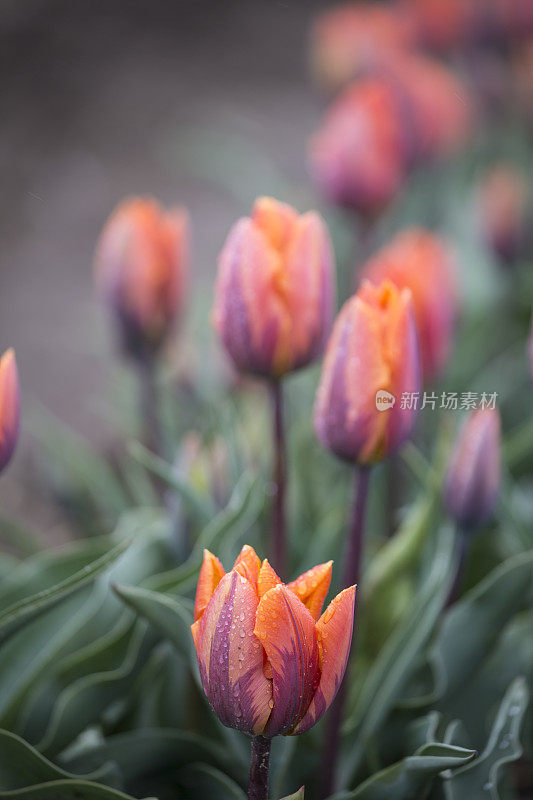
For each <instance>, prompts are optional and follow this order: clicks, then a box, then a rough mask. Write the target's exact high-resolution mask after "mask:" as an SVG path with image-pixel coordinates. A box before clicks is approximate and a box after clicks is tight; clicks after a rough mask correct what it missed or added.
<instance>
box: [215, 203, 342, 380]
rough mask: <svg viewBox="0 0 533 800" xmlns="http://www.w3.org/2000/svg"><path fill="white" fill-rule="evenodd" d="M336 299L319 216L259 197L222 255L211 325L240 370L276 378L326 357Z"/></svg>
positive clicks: (328, 250) (327, 243) (330, 256)
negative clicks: (301, 212)
mask: <svg viewBox="0 0 533 800" xmlns="http://www.w3.org/2000/svg"><path fill="white" fill-rule="evenodd" d="M334 294H335V284H334V272H333V250H332V247H331V242H330V238H329V234H328V231H327V228H326V226H325V224H324V222H323V220H322V218H321V217H320V216H319V215H318V214H317V213H316V212H314V211H310V212H308V213H307V214H303V215H301V216H300V215H299V214H298V213H297V212H296V211H295V210H294V209H293V208H291V206H289V205H286V204H285V203H280V202H278V201H277V200H273V199H272V198H269V197H261V198H259V199H258V200H257V201H256V202H255V205H254V208H253V211H252V215H251V217H245V218H243V219H240V220H239V221H238V222H237V223H236V224H235V225H234V226H233V228H232V229H231V231H230V233H229V236H228V238H227V240H226V243H225V245H224V247H223V249H222V252H221V254H220V258H219V271H218V279H217V284H216V292H215V304H214V308H213V325H214V327H215V329H216V330H217V332H218V334H219V336H220V338H221V340H222V342H223V344H224V347H225V348H226V350H227V352H228V354H229V355H230V357H231V358H232V360H233V362H234V363H235V366H236V367H237V369H239V370H242V371H243V372H249V373H253V374H256V375H263V376H271V377H275V378H279V377H281V376H282V375H284V374H286V373H287V372H291V371H293V370H296V369H298V368H300V367H303V366H305V365H306V364H309V363H310V362H311V361H313V360H314V359H315V358H317V357H318V356H319V355H320V353H321V352H322V349H323V345H324V341H325V338H326V336H327V334H328V332H329V329H330V326H331V319H332V316H333V304H334Z"/></svg>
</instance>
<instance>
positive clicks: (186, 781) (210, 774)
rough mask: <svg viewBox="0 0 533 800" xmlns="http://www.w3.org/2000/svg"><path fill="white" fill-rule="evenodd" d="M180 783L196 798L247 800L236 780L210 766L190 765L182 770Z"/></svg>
mask: <svg viewBox="0 0 533 800" xmlns="http://www.w3.org/2000/svg"><path fill="white" fill-rule="evenodd" d="M178 782H179V784H180V785H181V786H183V788H184V789H186V790H187V789H188V790H189V792H190V793H191V796H194V797H209V800H246V794H245V793H244V791H243V790H242V789H241V787H240V786H239V785H238V784H237V783H235V781H234V780H232V779H231V778H228V776H227V775H224V773H223V772H221V771H220V770H218V769H215V767H211V766H209V764H190V765H189V766H187V767H185V768H184V769H182V770H180V772H179V774H178Z"/></svg>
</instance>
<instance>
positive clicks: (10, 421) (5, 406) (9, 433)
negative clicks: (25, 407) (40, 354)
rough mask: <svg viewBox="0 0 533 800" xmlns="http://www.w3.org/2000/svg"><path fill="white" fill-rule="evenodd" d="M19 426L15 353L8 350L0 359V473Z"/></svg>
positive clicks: (5, 464) (16, 438)
mask: <svg viewBox="0 0 533 800" xmlns="http://www.w3.org/2000/svg"><path fill="white" fill-rule="evenodd" d="M19 424H20V392H19V379H18V371H17V362H16V360H15V353H14V351H13V350H12V349H11V348H10V349H9V350H6V352H5V353H4V355H3V356H2V358H0V472H1V471H2V470H3V469H4V467H5V466H7V464H8V462H9V461H10V459H11V456H12V455H13V452H14V450H15V446H16V444H17V440H18V435H19Z"/></svg>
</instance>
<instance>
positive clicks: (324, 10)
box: [0, 0, 533, 800]
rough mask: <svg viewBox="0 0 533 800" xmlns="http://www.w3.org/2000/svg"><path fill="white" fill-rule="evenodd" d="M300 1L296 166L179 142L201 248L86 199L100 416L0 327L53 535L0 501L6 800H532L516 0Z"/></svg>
mask: <svg viewBox="0 0 533 800" xmlns="http://www.w3.org/2000/svg"><path fill="white" fill-rule="evenodd" d="M311 16H312V18H311V24H310V25H308V26H307V29H306V30H305V32H304V34H302V40H303V39H305V41H306V47H307V53H306V52H304V51H303V49H302V53H301V62H302V64H304V63H306V59H307V69H308V82H309V85H310V86H312V91H313V92H314V93H315V95H316V107H315V110H316V117H315V123H314V128H310V129H309V131H308V137H307V140H306V141H302V144H301V150H302V154H303V156H302V167H301V170H300V172H301V174H300V175H299V176H298V180H297V182H296V183H295V182H294V181H293V180H292V177H290V176H288V177H286V178H285V179H282V178H280V179H279V180H277V181H276V180H274V179H273V177H272V176H273V175H274V174H276V175H282V173H283V170H282V168H281V166H279V167H278V165H276V164H275V162H274V160H272V161H271V162H269V161H268V160H267V159H265V161H264V162H261V163H263V165H264V169H263V170H261V169H257V171H256V172H254V171H253V170H252V171H251V172H250V171H249V170H248V168H247V164H250V161H254V157H253V156H251V155H250V152H248V151H246V148H245V147H242V148H241V147H239V146H238V145H237V146H236V149H235V152H234V153H233V155H232V158H231V159H230V158H229V155H228V152H229V151H225V153H224V152H220V153H219V152H216V146H215V144H214V142H215V138H213V139H212V140H210V141H212V142H213V152H211V151H210V153H209V157H207V156H205V154H204V155H203V156H202V158H198V157H197V158H196V160H195V158H194V157H193V156H192V155H191V156H190V158H189V159H188V161H189V163H188V169H189V170H190V171H192V172H194V171H195V170H196V172H197V175H202V179H204V180H207V178H206V174H207V173H210V175H209V179H212V180H215V178H213V175H212V174H211V173H216V180H217V181H218V183H219V184H220V185H221V186H223V187H224V191H226V192H227V193H228V195H230V194H231V193H233V196H234V200H235V198H237V200H236V202H237V203H238V204H239V208H240V212H239V213H238V214H237V215H236V216H235V218H234V219H233V221H232V223H231V224H230V225H229V226H228V227H227V229H226V230H225V231H224V232H223V234H222V235H221V236H220V237H219V239H217V244H216V249H217V252H218V259H217V261H216V264H215V263H214V261H213V263H212V264H207V265H206V264H199V263H198V260H197V256H196V248H197V241H199V240H201V239H202V237H203V236H204V235H207V236H211V237H214V236H215V235H216V236H218V233H217V227H216V225H215V226H214V229H213V230H214V232H213V231H208V232H207V234H204V232H203V231H201V230H198V228H197V225H196V221H195V215H194V213H193V212H192V210H191V208H190V207H189V202H188V197H187V194H186V192H182V189H181V187H180V184H179V182H177V183H176V186H175V192H174V199H175V202H174V201H172V202H167V201H163V200H161V199H159V198H156V197H155V196H154V193H153V192H152V188H151V186H149V185H147V186H146V187H145V189H143V187H142V186H140V187H139V190H138V192H137V193H132V194H130V195H128V196H119V197H117V198H116V203H115V207H114V208H113V207H112V206H110V207H109V208H108V209H107V218H104V217H103V218H102V219H101V220H100V231H99V233H98V235H97V236H96V237H95V241H94V242H93V245H94V249H93V253H92V254H91V255H89V256H88V258H87V270H88V271H90V270H91V269H92V273H91V274H92V282H93V284H94V297H95V298H96V303H97V304H98V307H99V308H100V309H101V310H102V314H103V315H105V320H106V328H105V331H103V333H102V335H103V337H105V347H106V349H107V352H108V354H109V357H110V359H112V365H113V366H112V375H113V377H112V378H111V379H110V383H111V388H110V392H109V396H112V401H111V402H110V403H109V407H105V402H104V399H103V398H102V397H100V398H99V405H98V408H99V409H100V410H102V413H105V415H106V419H107V422H108V425H109V426H110V428H111V430H112V432H111V433H110V434H108V435H106V437H105V439H103V440H102V437H100V438H97V437H95V438H94V440H91V439H90V437H87V438H85V437H82V436H81V435H79V433H78V432H76V431H75V430H74V429H73V428H71V427H70V426H69V425H67V424H66V423H64V422H62V421H61V420H60V419H59V418H58V417H57V416H55V415H53V414H52V413H50V414H49V415H48V416H47V415H44V414H43V413H42V409H32V408H31V398H30V402H28V398H27V394H26V389H25V386H26V385H27V383H28V382H29V381H30V377H31V376H29V375H28V373H27V372H26V370H25V368H24V363H25V362H24V359H22V358H21V359H18V358H17V353H18V345H17V336H16V334H15V333H14V334H13V340H12V341H11V340H9V341H7V340H6V341H2V342H0V489H1V484H2V481H5V480H7V479H9V478H11V477H12V476H14V478H12V480H13V485H16V483H17V481H18V482H20V484H21V485H24V482H25V480H26V476H25V475H24V469H21V468H20V466H19V463H20V462H19V459H21V453H20V450H21V442H22V440H23V439H24V437H25V436H26V435H27V434H28V432H30V431H31V432H32V435H33V439H32V448H33V449H34V451H35V453H34V457H35V458H36V460H37V461H38V463H39V465H40V466H39V481H40V484H39V485H40V491H41V494H42V496H43V497H45V498H46V500H45V502H46V504H47V507H48V509H49V511H50V513H51V514H54V515H56V516H57V518H60V519H61V520H62V530H63V532H64V539H65V541H63V543H62V544H57V543H55V542H53V535H52V534H53V532H50V531H49V530H47V523H46V519H44V520H41V519H40V514H38V513H34V514H33V517H34V518H36V519H35V520H34V522H29V523H28V521H27V519H26V518H24V515H20V518H19V517H18V516H17V515H16V514H15V513H13V512H12V511H11V510H10V509H9V508H6V509H1V508H0V800H10V799H11V798H12V799H13V800H204V799H205V800H246V798H248V800H326V799H329V800H531V799H532V798H533V697H532V692H533V415H532V409H533V403H532V398H533V327H532V311H533V227H532V226H533V2H530V0H383V1H382V2H371V0H364V2H352V3H348V4H342V5H324V6H323V7H321V8H318V9H317V11H316V13H314V14H312V15H311ZM287 113H289V112H287ZM237 123H239V118H238V117H237ZM241 123H242V125H243V126H244V127H246V124H247V122H246V120H245V119H244V118H243V119H242V120H241ZM176 140H177V144H176V149H177V150H179V145H180V135H179V131H178V133H177V135H176ZM182 144H183V143H182ZM173 146H174V145H173ZM183 146H185V145H183ZM193 150H194V148H192V149H191V150H190V151H189V152H190V153H191V154H192V153H193ZM252 152H255V151H252ZM240 158H242V168H241V169H239V168H236V165H237V164H239V163H240V162H239V159H240ZM255 161H260V159H259V157H257V158H255ZM304 165H305V166H304ZM142 174H143V172H142V168H140V169H139V176H142ZM262 174H263V175H264V176H265V179H264V183H262V182H261V179H260V176H261V175H262ZM241 182H242V183H241ZM251 184H253V185H251ZM273 186H275V187H276V188H275V189H273V188H272V187H273ZM245 197H246V198H248V199H247V200H246V202H245V201H244V198H245ZM91 259H92V264H91ZM37 266H38V265H37ZM199 276H201V280H200V278H199ZM199 286H200V288H199ZM206 286H207V287H208V289H207V290H206ZM7 301H9V298H7ZM4 302H6V298H4ZM6 305H7V303H6ZM75 310H76V309H75ZM59 324H60V323H59ZM3 330H4V329H3ZM59 338H60V339H61V343H60V344H57V345H56V349H57V350H59V351H60V350H61V348H64V349H65V352H67V351H68V342H66V341H65V337H62V336H61V337H59ZM58 341H59V339H58ZM47 369H50V371H51V372H52V373H53V367H52V366H51V365H47ZM74 389H75V387H74ZM69 390H70V391H73V387H69ZM72 397H74V394H73V395H72ZM73 402H76V401H73ZM104 407H105V411H104ZM22 463H25V462H22ZM17 467H18V472H17ZM28 482H29V479H28ZM1 497H2V494H1V493H0V498H1ZM30 516H31V514H30ZM65 532H66V533H65Z"/></svg>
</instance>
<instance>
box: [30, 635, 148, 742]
mask: <svg viewBox="0 0 533 800" xmlns="http://www.w3.org/2000/svg"><path fill="white" fill-rule="evenodd" d="M149 647H150V640H149V637H147V632H146V628H145V626H144V624H137V626H136V628H135V630H134V632H133V635H132V636H131V638H130V640H129V641H128V643H127V647H126V648H124V654H123V656H122V660H121V663H120V664H119V665H118V666H117V667H115V668H114V669H110V670H106V671H104V672H96V673H92V674H91V673H88V674H87V675H84V676H83V677H82V678H80V679H79V680H77V681H75V682H74V683H73V684H70V685H68V686H67V688H66V689H65V690H64V691H63V692H62V693H61V694H60V696H59V698H58V701H57V703H56V705H55V708H54V710H53V713H52V716H51V719H50V722H49V725H48V728H47V730H46V733H45V735H44V737H43V739H42V741H41V742H40V743H39V750H41V751H42V752H43V753H46V754H48V755H54V754H55V753H59V752H61V750H63V749H64V748H65V747H67V745H68V744H70V742H72V741H73V740H74V739H75V738H76V737H77V736H78V735H79V734H80V733H82V731H84V730H85V728H87V727H88V726H89V725H90V724H91V723H94V722H97V721H98V720H99V718H100V716H101V715H102V714H103V712H104V711H105V710H106V709H107V707H108V706H109V704H110V703H111V702H112V701H113V700H114V699H115V698H116V696H117V693H121V692H123V691H124V690H125V689H126V688H127V687H128V686H129V685H131V683H132V682H133V680H134V678H135V675H136V673H137V672H138V670H139V668H140V666H141V664H142V663H143V661H144V660H145V658H146V655H147V652H148V651H149Z"/></svg>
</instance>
